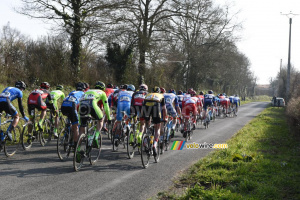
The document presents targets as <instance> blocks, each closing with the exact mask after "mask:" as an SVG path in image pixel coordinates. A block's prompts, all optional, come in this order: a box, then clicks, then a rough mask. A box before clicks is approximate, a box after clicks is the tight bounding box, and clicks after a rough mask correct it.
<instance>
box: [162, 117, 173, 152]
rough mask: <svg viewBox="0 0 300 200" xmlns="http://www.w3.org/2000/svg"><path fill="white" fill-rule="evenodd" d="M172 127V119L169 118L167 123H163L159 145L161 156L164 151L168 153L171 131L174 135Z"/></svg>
mask: <svg viewBox="0 0 300 200" xmlns="http://www.w3.org/2000/svg"><path fill="white" fill-rule="evenodd" d="M172 126H173V117H171V116H169V117H168V121H166V122H165V126H164V134H163V135H162V136H160V143H159V145H160V153H161V154H163V153H164V151H168V149H169V144H170V140H171V131H173V134H174V130H172Z"/></svg>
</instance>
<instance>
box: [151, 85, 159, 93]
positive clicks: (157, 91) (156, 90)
mask: <svg viewBox="0 0 300 200" xmlns="http://www.w3.org/2000/svg"><path fill="white" fill-rule="evenodd" d="M152 90H153V92H155V93H160V88H159V87H157V86H155V87H154V88H153V89H152Z"/></svg>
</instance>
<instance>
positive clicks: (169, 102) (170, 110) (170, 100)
mask: <svg viewBox="0 0 300 200" xmlns="http://www.w3.org/2000/svg"><path fill="white" fill-rule="evenodd" d="M164 98H165V104H166V109H167V114H168V115H169V116H171V117H173V122H172V129H171V135H170V136H171V138H173V137H174V134H175V126H176V123H177V115H179V116H180V115H181V110H180V107H179V102H178V97H177V96H176V92H175V90H174V89H170V90H169V93H164ZM161 130H162V129H161Z"/></svg>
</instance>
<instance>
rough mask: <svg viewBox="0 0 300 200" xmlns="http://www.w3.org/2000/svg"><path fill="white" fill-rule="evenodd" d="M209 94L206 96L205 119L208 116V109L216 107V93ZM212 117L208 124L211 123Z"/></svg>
mask: <svg viewBox="0 0 300 200" xmlns="http://www.w3.org/2000/svg"><path fill="white" fill-rule="evenodd" d="M207 93H208V94H205V95H204V106H203V108H204V114H203V117H204V119H205V118H206V115H207V108H208V107H213V106H216V100H215V96H214V95H213V93H214V92H213V91H212V90H209V91H208V92H207ZM210 117H211V116H210ZM210 117H209V118H208V121H207V123H209V121H210Z"/></svg>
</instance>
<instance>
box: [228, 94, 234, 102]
mask: <svg viewBox="0 0 300 200" xmlns="http://www.w3.org/2000/svg"><path fill="white" fill-rule="evenodd" d="M233 98H234V96H230V97H229V100H230V103H232V104H233Z"/></svg>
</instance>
